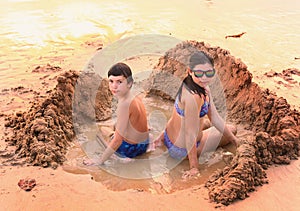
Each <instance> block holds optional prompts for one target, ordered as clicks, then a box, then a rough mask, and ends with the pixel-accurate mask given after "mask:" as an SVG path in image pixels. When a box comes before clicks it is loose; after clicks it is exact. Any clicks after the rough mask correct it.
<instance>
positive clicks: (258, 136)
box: [6, 41, 300, 205]
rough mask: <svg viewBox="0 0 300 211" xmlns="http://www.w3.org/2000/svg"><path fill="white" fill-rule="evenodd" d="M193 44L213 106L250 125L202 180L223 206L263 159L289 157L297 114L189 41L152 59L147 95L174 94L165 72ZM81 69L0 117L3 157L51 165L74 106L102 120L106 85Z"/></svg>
mask: <svg viewBox="0 0 300 211" xmlns="http://www.w3.org/2000/svg"><path fill="white" fill-rule="evenodd" d="M195 49H198V50H204V51H206V52H208V53H209V54H210V55H211V56H212V57H213V58H214V61H215V68H216V69H217V70H218V74H219V77H220V80H221V82H222V86H220V85H219V84H218V83H215V84H213V85H212V88H211V89H212V92H213V96H214V101H215V104H216V105H217V107H218V109H219V110H221V111H224V110H226V111H227V115H228V118H229V120H230V121H232V122H235V123H236V124H240V125H243V126H244V127H245V128H246V129H249V130H252V131H254V132H255V136H248V137H246V138H245V140H241V144H240V146H239V147H238V149H237V153H236V155H235V157H234V158H233V160H232V161H231V163H230V164H229V165H228V166H227V167H225V168H224V169H223V170H220V171H218V172H216V173H214V174H213V175H212V176H211V177H210V179H209V180H208V181H207V183H206V187H207V188H208V189H209V197H210V199H211V200H213V201H215V202H217V203H222V204H225V205H227V204H229V203H231V202H233V201H234V200H236V199H244V198H245V197H247V195H248V193H249V192H250V191H253V190H254V189H255V187H256V186H258V185H262V184H263V183H266V182H267V179H266V173H265V172H264V169H266V168H267V167H268V166H269V165H272V164H274V163H275V164H286V163H289V162H290V160H291V159H297V157H298V156H299V139H300V137H299V136H300V135H299V134H300V133H299V132H300V114H299V112H298V111H296V110H292V109H291V108H290V106H289V104H287V102H286V100H285V99H283V98H278V97H276V95H275V94H272V93H270V92H269V91H268V90H262V89H261V88H260V87H258V85H257V84H255V83H253V82H252V75H251V73H250V72H249V71H248V70H247V67H246V65H245V64H244V63H243V62H241V61H240V60H239V59H236V58H234V57H233V56H231V55H230V53H229V52H228V51H226V50H224V49H221V48H219V47H210V46H209V45H206V44H204V43H203V42H196V41H188V42H183V43H181V44H179V45H178V46H176V47H175V48H174V49H171V50H170V51H168V52H167V53H166V54H165V56H163V57H162V58H161V59H160V61H159V64H158V65H157V66H156V70H155V71H154V72H153V74H152V76H151V77H150V79H149V81H148V82H149V83H148V94H149V95H151V94H155V95H159V96H161V97H162V98H164V99H168V100H174V96H175V94H176V91H177V89H178V86H179V82H180V80H176V79H174V77H171V76H176V77H177V78H180V79H182V78H183V77H184V76H185V65H184V64H186V60H187V59H188V55H190V53H191V51H194V50H195ZM81 76H82V74H79V73H78V72H76V71H68V72H64V73H62V74H61V75H60V76H59V77H58V79H57V81H58V84H57V86H56V87H55V89H54V90H53V91H52V92H51V93H49V96H48V97H47V98H46V99H42V100H41V101H40V102H35V103H34V104H33V105H32V107H31V108H30V110H29V111H26V112H19V113H17V114H15V115H11V116H8V117H7V118H6V121H7V122H6V127H10V128H12V131H13V135H12V136H10V137H8V138H7V140H6V141H7V142H8V144H10V145H14V146H16V151H15V155H14V156H13V157H10V158H8V159H7V163H9V162H10V161H11V160H12V159H19V158H26V163H29V164H31V165H39V166H44V167H48V166H51V167H53V168H56V167H57V165H59V164H62V163H63V162H64V160H65V154H66V151H67V149H68V146H70V144H71V143H72V140H73V138H74V136H75V132H74V127H76V126H74V125H73V119H72V118H73V113H74V112H75V113H76V114H77V116H76V118H88V119H91V121H93V120H94V119H95V118H96V119H97V120H104V119H107V118H108V117H109V116H110V115H111V111H110V109H111V104H110V103H109V102H110V101H111V95H110V94H109V92H106V91H105V92H104V90H108V88H107V83H106V82H105V80H101V78H99V77H98V76H96V75H95V74H94V73H87V74H85V75H84V76H82V77H81ZM162 76H165V77H162ZM162 78H163V81H164V82H163V83H161V80H162ZM78 79H79V80H78ZM101 81H103V83H102V82H101ZM168 82H169V83H168ZM76 83H77V84H81V91H80V92H76V93H75V89H76ZM100 84H101V85H100ZM99 85H100V86H99ZM99 90H100V92H99ZM74 93H75V94H74ZM220 93H224V94H225V96H226V102H224V101H222V100H221V99H222V98H218V95H219V94H220ZM73 99H75V100H73ZM84 99H96V100H95V102H90V101H86V100H84ZM74 103H75V105H76V106H75V107H76V109H74ZM95 108H96V109H95ZM95 111H97V112H98V113H95Z"/></svg>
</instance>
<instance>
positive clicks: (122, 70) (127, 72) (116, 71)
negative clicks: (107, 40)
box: [107, 62, 133, 83]
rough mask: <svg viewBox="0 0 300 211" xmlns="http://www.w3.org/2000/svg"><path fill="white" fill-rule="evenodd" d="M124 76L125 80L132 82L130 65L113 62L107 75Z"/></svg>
mask: <svg viewBox="0 0 300 211" xmlns="http://www.w3.org/2000/svg"><path fill="white" fill-rule="evenodd" d="M111 75H113V76H124V77H125V78H127V82H128V83H130V82H133V78H132V72H131V69H130V67H129V66H128V65H127V64H125V63H122V62H119V63H116V64H114V65H113V66H112V67H111V68H110V69H109V71H108V73H107V76H108V77H109V76H111Z"/></svg>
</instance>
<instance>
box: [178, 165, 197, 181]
mask: <svg viewBox="0 0 300 211" xmlns="http://www.w3.org/2000/svg"><path fill="white" fill-rule="evenodd" d="M199 176H200V172H199V169H198V168H192V169H190V170H188V171H185V172H184V173H183V175H182V179H184V180H187V179H191V178H193V177H199Z"/></svg>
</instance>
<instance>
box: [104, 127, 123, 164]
mask: <svg viewBox="0 0 300 211" xmlns="http://www.w3.org/2000/svg"><path fill="white" fill-rule="evenodd" d="M122 141H123V137H122V136H121V135H120V134H119V132H118V131H115V135H114V137H113V139H112V140H111V141H110V142H109V144H108V146H107V148H106V149H105V150H104V152H103V154H102V156H101V158H100V163H99V164H103V163H104V162H105V161H106V160H107V159H108V158H109V157H110V156H111V155H112V154H113V153H115V152H116V150H117V149H118V148H119V147H120V145H121V144H122Z"/></svg>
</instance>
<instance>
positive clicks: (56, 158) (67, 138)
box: [2, 65, 110, 168]
mask: <svg viewBox="0 0 300 211" xmlns="http://www.w3.org/2000/svg"><path fill="white" fill-rule="evenodd" d="M49 68H50V69H52V68H51V67H50V66H49V65H47V67H46V69H49ZM79 76H80V77H79ZM99 80H100V79H99V77H95V73H86V74H81V75H79V72H76V71H68V72H64V73H62V74H61V75H60V76H59V77H58V78H57V82H58V83H57V85H56V87H55V89H54V90H53V91H52V92H51V93H50V94H49V96H48V97H47V98H46V99H41V100H40V101H37V102H34V104H33V105H32V106H31V108H30V110H29V111H26V112H17V113H16V114H15V115H10V116H8V117H6V123H5V126H6V127H10V128H12V133H13V134H12V136H11V137H8V138H6V142H8V144H9V145H14V146H16V150H15V153H14V154H12V155H11V156H7V154H5V156H6V157H9V158H8V159H7V160H6V161H5V162H4V163H6V164H12V163H14V161H15V160H18V159H21V158H25V161H24V162H25V163H28V164H31V165H38V166H43V167H49V166H51V167H52V168H56V167H57V166H58V164H62V163H63V161H65V154H66V151H67V148H68V146H70V143H71V142H72V140H73V138H74V136H75V132H74V127H73V119H72V115H73V112H74V111H73V110H72V107H73V104H74V105H75V104H76V106H75V107H76V108H77V110H76V112H77V114H80V115H81V116H84V117H85V118H93V117H94V116H95V114H93V115H92V114H91V112H92V111H95V108H94V104H95V103H93V102H87V101H84V98H85V97H88V98H89V95H91V92H90V90H89V89H90V85H92V84H93V85H94V87H95V90H96V92H97V91H98V88H99V90H101V89H103V90H108V88H107V82H106V81H105V80H103V83H101V84H100V86H99V83H98V84H96V83H97V82H99ZM76 83H80V84H81V86H80V87H81V90H80V91H81V92H77V93H76V95H75V96H76V98H75V99H77V101H73V96H74V91H75V87H76ZM104 86H106V87H104ZM93 92H94V91H93ZM99 93H100V94H98V95H97V98H96V99H97V103H96V111H97V112H96V117H97V118H98V119H99V120H102V119H103V118H107V117H106V116H107V115H108V114H107V112H106V111H105V112H104V110H103V108H106V107H108V106H107V104H108V103H103V102H110V101H108V99H107V98H108V97H109V96H110V94H109V93H108V91H107V92H105V91H103V92H102V91H101V92H99ZM79 100H81V101H79ZM79 104H80V105H79ZM102 104H104V105H105V106H103V105H102ZM94 113H95V112H94ZM2 157H3V156H2Z"/></svg>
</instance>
